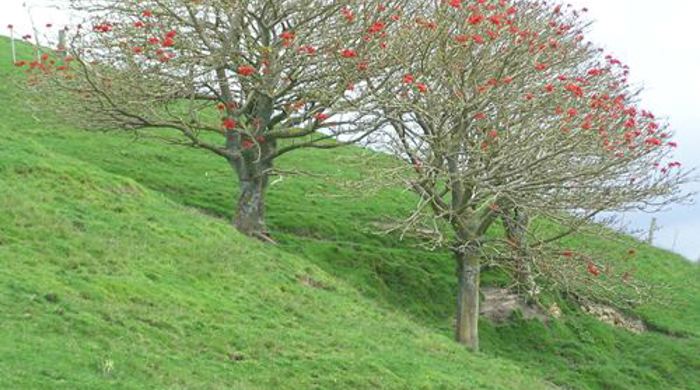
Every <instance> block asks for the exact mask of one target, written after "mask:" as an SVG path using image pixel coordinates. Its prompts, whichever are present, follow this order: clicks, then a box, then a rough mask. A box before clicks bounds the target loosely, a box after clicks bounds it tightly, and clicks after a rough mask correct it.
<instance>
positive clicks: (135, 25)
mask: <svg viewBox="0 0 700 390" xmlns="http://www.w3.org/2000/svg"><path fill="white" fill-rule="evenodd" d="M145 26H146V24H145V23H144V22H142V21H140V20H139V21H136V22H134V27H136V28H142V27H145Z"/></svg>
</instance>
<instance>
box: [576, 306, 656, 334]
mask: <svg viewBox="0 0 700 390" xmlns="http://www.w3.org/2000/svg"><path fill="white" fill-rule="evenodd" d="M581 308H582V309H583V311H584V312H586V313H588V314H589V315H591V316H593V317H595V318H597V319H598V320H600V321H602V322H605V323H606V324H609V325H612V326H616V327H618V328H622V329H626V330H628V331H630V332H632V333H644V332H646V331H647V330H648V329H647V326H646V325H645V324H644V321H642V320H640V319H638V318H633V317H630V316H627V315H625V314H624V313H622V312H620V311H619V310H617V309H615V308H612V307H610V306H605V305H600V304H590V305H583V306H581Z"/></svg>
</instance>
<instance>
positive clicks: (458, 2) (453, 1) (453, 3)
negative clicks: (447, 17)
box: [450, 0, 462, 8]
mask: <svg viewBox="0 0 700 390" xmlns="http://www.w3.org/2000/svg"><path fill="white" fill-rule="evenodd" d="M450 7H453V8H460V7H462V0H450Z"/></svg>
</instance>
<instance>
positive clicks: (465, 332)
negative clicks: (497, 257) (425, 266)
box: [455, 250, 481, 352]
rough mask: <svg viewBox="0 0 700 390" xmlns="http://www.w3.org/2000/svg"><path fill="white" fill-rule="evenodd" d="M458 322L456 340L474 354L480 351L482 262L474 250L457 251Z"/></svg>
mask: <svg viewBox="0 0 700 390" xmlns="http://www.w3.org/2000/svg"><path fill="white" fill-rule="evenodd" d="M455 258H456V260H457V278H458V281H459V283H458V286H459V291H458V293H457V321H456V324H455V339H456V340H457V342H459V343H461V344H464V345H466V346H467V347H468V348H469V349H471V350H472V351H474V352H478V351H479V279H480V278H479V277H480V275H479V274H480V271H481V270H480V267H481V264H480V263H481V261H480V258H479V255H478V254H477V253H476V252H475V251H473V250H465V251H461V250H460V251H456V252H455Z"/></svg>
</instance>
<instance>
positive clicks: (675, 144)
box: [668, 141, 678, 148]
mask: <svg viewBox="0 0 700 390" xmlns="http://www.w3.org/2000/svg"><path fill="white" fill-rule="evenodd" d="M668 146H670V147H672V148H677V147H678V143H677V142H673V141H671V142H669V143H668Z"/></svg>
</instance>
